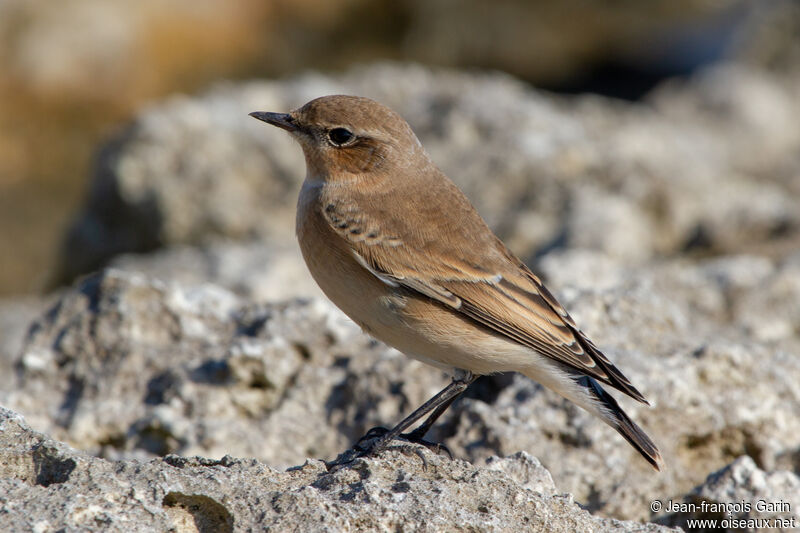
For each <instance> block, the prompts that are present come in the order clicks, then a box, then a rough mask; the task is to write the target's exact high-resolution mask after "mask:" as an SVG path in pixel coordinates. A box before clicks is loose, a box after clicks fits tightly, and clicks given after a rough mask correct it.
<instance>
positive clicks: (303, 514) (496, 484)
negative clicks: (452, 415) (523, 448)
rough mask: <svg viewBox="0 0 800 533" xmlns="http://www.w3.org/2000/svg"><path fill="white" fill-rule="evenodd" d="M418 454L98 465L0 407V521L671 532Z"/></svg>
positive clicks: (524, 464)
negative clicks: (331, 465) (337, 461)
mask: <svg viewBox="0 0 800 533" xmlns="http://www.w3.org/2000/svg"><path fill="white" fill-rule="evenodd" d="M419 453H420V454H421V455H422V456H423V457H424V458H425V463H423V462H422V460H421V459H420V457H419V456H417V455H416V454H414V453H411V454H409V455H406V454H403V453H398V452H394V451H391V450H390V451H387V452H384V453H383V454H381V456H380V457H378V458H368V459H359V460H357V461H356V462H355V463H353V464H352V466H350V467H348V468H344V469H341V470H339V471H336V472H334V473H328V472H327V470H326V468H325V465H324V463H322V462H321V461H317V460H308V461H306V462H305V463H304V464H303V465H302V466H297V467H293V468H290V469H288V470H286V471H285V472H281V471H278V470H274V469H273V468H270V467H269V466H267V465H264V464H263V463H260V462H259V461H256V460H253V459H248V460H243V459H234V458H232V457H230V456H225V457H223V458H222V459H221V460H210V459H203V458H201V457H194V458H184V457H178V456H175V455H169V456H167V457H164V458H160V459H155V460H151V461H148V462H141V461H106V460H103V459H99V458H96V457H92V456H89V455H86V454H84V453H81V452H78V451H76V450H74V449H72V448H70V447H68V446H67V445H65V444H63V443H60V442H57V441H54V440H52V439H50V438H49V437H47V436H46V435H43V434H41V433H37V432H35V431H33V430H31V429H30V428H29V427H28V425H27V424H26V423H25V421H24V419H23V418H22V417H21V416H20V415H18V414H16V413H14V412H12V411H9V410H7V409H5V408H2V407H0V515H2V516H3V524H4V527H5V528H7V529H8V530H12V531H54V530H59V531H78V530H80V531H131V527H132V524H135V525H136V526H135V527H136V528H137V529H141V530H156V531H167V530H172V531H222V532H225V531H234V530H235V531H247V530H251V529H263V528H265V527H266V528H268V529H274V530H276V531H290V530H291V531H330V530H336V531H341V530H351V529H357V530H359V531H387V530H392V531H398V530H400V531H406V530H414V531H442V530H475V529H480V530H482V531H508V530H511V529H514V530H517V529H519V528H524V529H526V530H528V531H570V532H572V531H597V530H598V529H602V530H603V531H620V532H622V531H628V532H653V533H655V532H659V531H672V530H668V529H667V528H665V527H662V526H658V525H655V524H640V523H634V522H620V521H617V520H613V519H608V518H600V517H594V516H592V515H590V514H589V513H588V512H586V511H585V510H583V509H581V508H580V506H578V505H577V504H576V503H575V502H574V501H573V500H572V497H571V496H570V495H569V494H556V493H555V491H554V490H548V491H547V492H540V491H537V490H535V489H533V488H528V487H526V486H524V485H521V484H519V483H518V482H517V481H516V480H515V479H514V478H512V477H511V476H509V475H507V474H506V473H505V471H510V472H518V471H520V470H525V471H529V470H531V469H533V472H529V476H532V477H534V478H539V479H545V478H547V477H548V475H547V471H546V470H544V469H543V468H542V467H541V465H538V464H535V463H532V462H531V460H530V458H529V457H527V456H525V455H517V456H514V457H509V458H506V459H497V458H495V459H494V461H493V465H494V468H492V469H489V468H476V467H475V466H472V465H470V464H469V463H466V462H464V461H450V460H447V459H444V458H442V457H440V456H436V455H433V454H431V453H430V452H428V451H427V450H425V449H421V450H420V451H419ZM424 465H427V466H424ZM548 488H549V489H554V487H552V484H551V485H550V486H549V487H548Z"/></svg>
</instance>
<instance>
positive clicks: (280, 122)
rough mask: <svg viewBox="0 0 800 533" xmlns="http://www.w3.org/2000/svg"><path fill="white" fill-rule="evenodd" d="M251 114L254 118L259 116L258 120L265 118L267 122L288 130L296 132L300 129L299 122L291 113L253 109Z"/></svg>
mask: <svg viewBox="0 0 800 533" xmlns="http://www.w3.org/2000/svg"><path fill="white" fill-rule="evenodd" d="M250 116H251V117H253V118H257V119H258V120H263V121H264V122H266V123H267V124H272V125H273V126H277V127H279V128H282V129H284V130H286V131H288V132H295V131H297V130H299V129H300V128H299V127H298V126H297V122H296V121H295V119H294V117H293V116H292V115H290V114H289V113H270V112H268V111H253V112H252V113H250Z"/></svg>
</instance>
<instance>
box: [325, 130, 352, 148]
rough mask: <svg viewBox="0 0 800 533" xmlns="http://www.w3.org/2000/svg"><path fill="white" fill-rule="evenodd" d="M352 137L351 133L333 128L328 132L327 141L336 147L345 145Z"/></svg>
mask: <svg viewBox="0 0 800 533" xmlns="http://www.w3.org/2000/svg"><path fill="white" fill-rule="evenodd" d="M353 137H354V135H353V132H351V131H350V130H348V129H346V128H333V129H332V130H330V131H329V132H328V139H330V141H331V142H332V143H333V144H335V145H336V146H341V145H343V144H347V143H348V142H350V141H351V140H353Z"/></svg>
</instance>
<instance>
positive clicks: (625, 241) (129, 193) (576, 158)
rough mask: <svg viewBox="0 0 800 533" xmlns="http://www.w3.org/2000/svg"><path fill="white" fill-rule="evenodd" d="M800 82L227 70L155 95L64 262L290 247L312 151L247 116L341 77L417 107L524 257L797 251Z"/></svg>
mask: <svg viewBox="0 0 800 533" xmlns="http://www.w3.org/2000/svg"><path fill="white" fill-rule="evenodd" d="M798 89H800V87H798V85H797V80H796V79H795V78H792V77H789V76H783V77H782V76H779V75H778V74H775V73H771V72H769V71H762V70H758V69H756V68H755V67H746V66H743V65H735V64H729V65H723V66H719V67H715V68H710V69H706V70H703V71H700V72H699V73H698V74H697V75H696V76H694V77H693V78H692V79H689V80H687V81H682V82H668V83H666V84H664V85H663V86H661V87H659V89H657V90H656V91H655V92H654V93H653V95H652V96H651V97H650V98H649V99H648V100H647V101H646V102H644V103H638V104H637V103H629V104H626V103H621V102H619V101H614V100H608V99H603V98H599V97H577V98H572V99H570V100H566V99H564V98H563V97H556V96H553V95H551V94H548V93H544V92H542V91H537V90H534V89H531V88H530V87H527V86H525V85H524V84H522V83H520V82H519V81H517V80H514V79H512V78H510V77H508V76H505V75H501V74H464V73H458V72H453V71H445V70H433V69H428V68H424V67H420V66H414V65H399V64H374V65H370V66H365V67H359V68H355V69H352V70H350V71H348V72H346V73H344V74H342V75H340V76H337V77H328V76H323V75H319V74H306V75H303V76H298V77H295V78H291V79H288V80H285V81H276V82H250V83H243V84H225V85H219V86H217V87H216V88H214V89H212V90H210V91H208V92H207V93H205V94H203V95H200V96H197V97H194V98H189V97H176V98H172V99H170V100H168V101H165V102H163V103H161V104H159V105H157V106H154V107H152V108H150V109H149V110H147V111H145V112H143V113H142V114H141V115H140V116H139V117H138V118H137V120H136V121H135V122H134V123H133V124H132V125H131V126H130V127H129V128H128V129H127V131H126V132H125V133H124V134H123V135H121V136H120V137H118V138H117V139H116V140H115V141H113V142H111V143H110V144H108V145H107V146H106V147H105V149H104V150H102V151H101V154H100V157H99V159H98V160H99V163H98V166H97V168H96V170H95V175H94V178H93V180H92V184H91V194H90V198H89V201H88V202H87V204H86V206H85V208H84V210H83V212H82V213H81V214H80V216H79V217H78V219H77V221H76V223H75V225H74V226H73V228H72V230H71V231H70V233H69V236H68V238H67V240H66V244H65V248H64V250H65V255H64V256H63V260H62V262H61V271H62V274H63V278H64V279H70V278H71V277H73V276H74V275H75V274H77V273H79V272H85V271H87V270H91V269H93V268H96V267H97V266H98V265H100V264H103V263H104V262H106V261H108V260H109V259H110V258H111V257H113V256H114V255H117V254H120V253H124V252H132V251H133V252H136V251H139V252H141V251H148V250H152V249H154V248H157V247H160V246H168V245H175V244H193V245H207V244H208V243H209V242H210V241H212V240H215V239H219V238H220V237H222V238H232V239H237V240H242V239H245V240H247V239H251V238H256V239H266V240H268V241H269V242H270V243H275V244H279V245H281V246H289V243H290V241H292V240H293V237H292V228H293V218H294V203H295V201H296V196H297V194H298V190H299V184H300V181H301V180H302V177H303V174H304V168H305V165H304V163H303V159H302V155H301V151H300V148H299V147H298V146H295V145H294V143H293V141H292V140H291V139H290V138H289V136H288V135H286V134H285V133H284V132H281V131H279V130H277V129H275V128H268V127H266V126H264V124H262V123H259V122H258V121H255V120H253V119H251V118H250V117H248V116H247V113H248V112H250V111H253V110H256V109H261V110H288V109H291V108H293V107H296V106H298V105H301V104H303V103H304V102H306V101H307V100H310V99H311V98H314V97H316V96H320V95H322V94H329V93H342V92H344V93H353V94H361V95H365V96H370V97H372V98H375V99H377V100H379V101H381V102H384V103H386V104H387V105H389V106H390V107H392V108H394V109H395V110H397V111H398V112H399V113H400V114H401V115H403V116H404V117H405V118H406V119H408V121H409V122H410V124H411V125H412V127H413V128H414V129H415V131H416V132H417V133H418V135H419V136H420V138H421V140H422V142H423V144H424V145H425V146H426V148H427V149H428V151H429V152H430V153H431V155H432V157H433V159H434V160H435V161H436V162H437V163H438V164H439V166H440V167H441V168H442V169H443V170H444V171H445V172H446V173H447V174H448V175H449V176H451V177H452V178H453V180H454V181H456V183H457V184H458V185H459V186H461V187H462V188H463V189H464V191H465V192H466V194H467V196H468V197H470V198H471V200H472V201H473V202H474V203H475V205H476V207H477V208H478V210H479V211H480V212H481V214H482V215H483V216H484V217H485V218H486V220H487V222H488V223H489V224H490V226H492V227H493V228H494V229H495V230H496V232H497V233H498V234H499V236H500V237H501V238H503V239H504V240H506V241H507V242H508V243H509V245H510V246H511V247H512V249H513V250H514V251H515V252H517V253H518V255H520V256H522V257H523V258H531V257H538V256H541V255H543V254H545V253H547V252H549V251H552V250H557V249H570V248H584V249H591V250H600V251H603V252H605V253H607V254H608V255H610V256H612V257H615V258H619V259H624V260H627V261H635V262H638V263H641V262H646V261H648V260H650V259H652V258H655V257H661V256H676V255H683V254H685V253H687V252H698V251H699V252H703V253H714V254H725V253H739V252H742V251H745V250H750V249H751V248H753V249H754V248H760V249H765V250H767V251H769V250H772V251H771V252H770V254H771V255H773V256H781V255H784V254H786V253H787V250H793V249H795V248H796V244H797V242H798V241H800V190H798V189H797V187H798V185H797V184H798V183H800V180H798V179H797V176H798V174H800V165H798V162H797V158H796V157H794V155H793V154H795V153H796V152H797V150H798V149H800V133H798V129H797V128H796V127H795V124H794V120H793V117H796V116H800V104H798V100H797V99H796V98H794V95H795V94H796V93H797V91H798ZM712 206H713V208H712Z"/></svg>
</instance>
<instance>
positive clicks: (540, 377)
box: [522, 364, 664, 470]
mask: <svg viewBox="0 0 800 533" xmlns="http://www.w3.org/2000/svg"><path fill="white" fill-rule="evenodd" d="M522 372H523V373H524V374H525V375H526V376H528V377H529V378H531V379H533V380H534V381H538V382H539V383H541V384H542V385H544V386H546V387H547V388H549V389H552V390H553V391H555V392H557V393H558V394H560V395H561V396H563V397H564V398H566V399H567V400H570V401H571V402H574V403H576V404H577V405H579V406H581V407H583V408H584V409H586V410H587V411H589V412H590V413H592V414H593V415H595V416H596V417H598V418H600V419H601V420H602V421H603V422H605V423H606V424H608V425H609V426H611V427H612V428H614V429H616V430H617V431H618V432H619V434H620V435H622V436H623V437H624V438H625V440H627V441H628V442H629V443H630V444H631V446H633V447H634V448H636V450H638V452H639V453H640V454H642V457H644V458H645V459H646V460H647V462H648V463H650V464H651V465H652V466H653V468H655V469H656V470H661V469H662V467H663V465H664V462H663V460H662V459H661V453H660V452H659V451H658V448H657V447H656V445H655V444H654V443H653V441H652V440H650V437H648V436H647V434H646V433H645V432H644V430H642V428H640V427H639V426H637V425H636V423H635V422H634V421H633V420H631V419H630V417H629V416H628V415H626V414H625V411H623V410H622V408H621V407H620V406H619V404H618V403H617V400H615V399H614V397H613V396H611V395H610V394H609V393H607V392H606V391H605V390H603V387H601V386H600V384H599V383H598V382H597V381H595V380H594V379H593V378H591V377H589V376H586V375H576V374H575V373H573V372H572V371H571V370H570V369H565V368H564V367H563V366H561V365H555V364H552V365H544V366H543V365H538V366H536V367H531V368H528V369H525V370H523V371H522Z"/></svg>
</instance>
